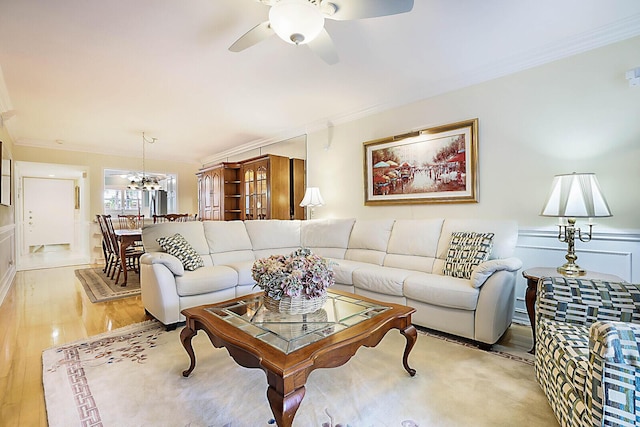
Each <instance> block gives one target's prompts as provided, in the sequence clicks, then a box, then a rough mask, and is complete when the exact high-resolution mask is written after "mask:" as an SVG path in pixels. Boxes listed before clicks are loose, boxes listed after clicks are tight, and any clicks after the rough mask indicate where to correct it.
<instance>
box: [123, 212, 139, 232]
mask: <svg viewBox="0 0 640 427" xmlns="http://www.w3.org/2000/svg"><path fill="white" fill-rule="evenodd" d="M118 224H119V225H120V230H136V229H139V228H142V226H143V225H144V215H118Z"/></svg>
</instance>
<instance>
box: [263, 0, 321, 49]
mask: <svg viewBox="0 0 640 427" xmlns="http://www.w3.org/2000/svg"><path fill="white" fill-rule="evenodd" d="M269 23H270V24H271V28H272V29H273V31H275V33H276V34H277V35H278V37H280V38H281V39H282V40H284V41H286V42H287V43H291V44H296V45H298V44H306V43H309V42H310V41H311V40H313V39H315V38H316V37H318V34H320V31H322V29H323V28H324V16H323V15H322V12H321V11H320V9H319V8H318V7H317V6H314V5H312V4H311V3H309V2H308V1H307V0H282V1H280V2H278V3H276V4H275V5H273V6H271V9H270V10H269Z"/></svg>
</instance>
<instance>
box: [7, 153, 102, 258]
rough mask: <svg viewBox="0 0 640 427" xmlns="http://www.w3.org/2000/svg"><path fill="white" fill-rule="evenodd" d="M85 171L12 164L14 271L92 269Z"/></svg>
mask: <svg viewBox="0 0 640 427" xmlns="http://www.w3.org/2000/svg"><path fill="white" fill-rule="evenodd" d="M86 169H87V168H86V166H75V165H58V164H49V163H34V162H16V165H15V176H16V195H17V197H16V212H15V213H16V224H17V226H18V227H17V230H16V231H17V232H16V247H17V258H16V261H17V263H16V264H17V265H16V266H17V269H18V270H32V269H38V268H51V267H63V266H68V265H81V264H89V263H90V259H91V256H90V243H89V242H90V237H91V236H90V229H91V224H90V221H89V219H88V212H89V209H88V206H89V200H88V194H87V193H88V174H87V172H86Z"/></svg>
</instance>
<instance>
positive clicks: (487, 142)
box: [307, 37, 640, 297]
mask: <svg viewBox="0 0 640 427" xmlns="http://www.w3.org/2000/svg"><path fill="white" fill-rule="evenodd" d="M638 66H640V37H636V38H633V39H630V40H627V41H624V42H621V43H617V44H613V45H610V46H607V47H604V48H600V49H597V50H593V51H590V52H587V53H584V54H580V55H576V56H573V57H570V58H566V59H563V60H560V61H557V62H554V63H550V64H546V65H543V66H540V67H536V68H533V69H530V70H526V71H523V72H520V73H516V74H512V75H509V76H506V77H501V78H499V79H495V80H492V81H490V82H486V83H482V84H478V85H474V86H471V87H468V88H465V89H462V90H458V91H455V92H451V93H447V94H444V95H441V96H437V97H434V98H430V99H426V100H423V101H420V102H416V103H413V104H410V105H406V106H403V107H399V108H395V109H393V110H390V111H386V112H383V113H380V114H376V115H373V116H370V117H366V118H362V119H359V120H355V121H352V122H348V123H343V124H340V125H336V126H335V127H333V128H331V129H328V130H323V131H318V132H314V133H310V134H309V135H308V138H307V144H308V154H307V159H308V161H307V171H308V183H309V185H310V186H318V187H320V189H321V191H322V195H323V197H324V199H325V202H326V205H325V206H323V207H320V208H316V217H318V218H323V217H355V218H376V217H388V218H428V217H459V218H465V217H478V218H510V219H516V220H517V221H518V222H519V224H520V228H521V230H520V243H519V245H524V246H533V247H535V248H534V249H531V248H528V247H527V248H523V247H519V249H518V254H519V255H520V256H522V257H526V258H529V259H523V262H524V263H525V267H533V266H535V265H531V262H538V263H540V262H544V263H546V264H547V266H558V265H561V264H562V263H563V262H564V258H563V253H562V249H563V248H565V246H564V245H562V244H561V243H559V242H557V240H556V239H555V224H556V223H557V222H556V221H555V220H554V219H553V218H545V217H540V216H539V212H540V210H541V209H542V205H543V203H544V201H545V198H546V196H547V192H548V191H549V188H550V185H551V180H552V178H553V176H554V175H556V174H561V173H571V172H574V171H575V172H594V173H596V175H597V177H598V180H599V182H600V185H601V188H602V191H603V192H604V194H605V197H606V198H607V200H608V202H609V206H610V207H611V210H612V212H613V217H611V218H602V219H599V220H598V221H597V222H598V225H597V226H596V227H595V230H596V232H597V233H600V234H599V235H598V236H597V237H598V238H597V239H595V240H594V241H592V242H591V243H586V244H577V250H578V255H579V257H580V259H579V260H578V261H579V263H580V261H582V260H584V261H585V262H583V263H581V265H582V266H583V267H585V268H588V269H591V270H599V271H603V272H608V273H610V274H617V275H618V276H620V277H623V278H625V279H626V280H633V281H636V282H640V266H638V265H637V261H636V264H634V263H633V261H632V260H633V259H636V260H637V259H639V258H640V214H639V212H640V190H638V186H639V185H640V166H639V165H640V87H633V88H632V87H629V85H628V82H627V81H626V79H625V77H624V74H625V71H627V70H629V69H631V68H634V67H638ZM476 117H477V118H478V119H479V133H478V148H479V150H478V151H479V184H480V188H479V202H478V203H476V204H419V205H389V206H364V178H363V175H364V174H363V142H366V141H370V140H374V139H378V138H384V137H388V136H392V135H399V134H403V133H406V132H409V131H412V130H417V129H422V128H427V127H432V126H437V125H442V124H447V123H454V122H457V121H461V120H467V119H471V118H476ZM537 234H544V235H545V236H546V237H544V239H545V241H544V243H540V242H538V241H536V242H534V244H530V242H529V240H528V239H532V238H533V239H537V237H531V235H537ZM531 251H534V252H536V251H537V252H536V255H535V256H534V255H532V253H531ZM602 251H604V252H607V253H609V252H616V251H618V252H620V253H625V254H628V256H627V255H625V256H623V258H624V260H620V259H618V258H616V262H613V263H608V262H607V261H604V262H600V261H599V260H606V259H608V258H606V257H605V258H603V257H597V256H593V257H592V256H586V254H587V253H592V254H593V253H596V254H597V253H599V252H602ZM618 261H620V262H618ZM518 286H519V289H518V296H519V297H521V296H523V294H524V290H523V288H522V286H524V280H523V281H522V283H519V285H518Z"/></svg>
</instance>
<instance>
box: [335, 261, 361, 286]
mask: <svg viewBox="0 0 640 427" xmlns="http://www.w3.org/2000/svg"><path fill="white" fill-rule="evenodd" d="M328 260H329V265H330V266H331V268H332V269H333V272H334V274H335V278H336V283H340V284H342V285H353V272H354V271H356V270H357V269H358V268H368V267H371V264H369V263H366V262H361V261H352V260H349V259H336V258H328Z"/></svg>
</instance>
